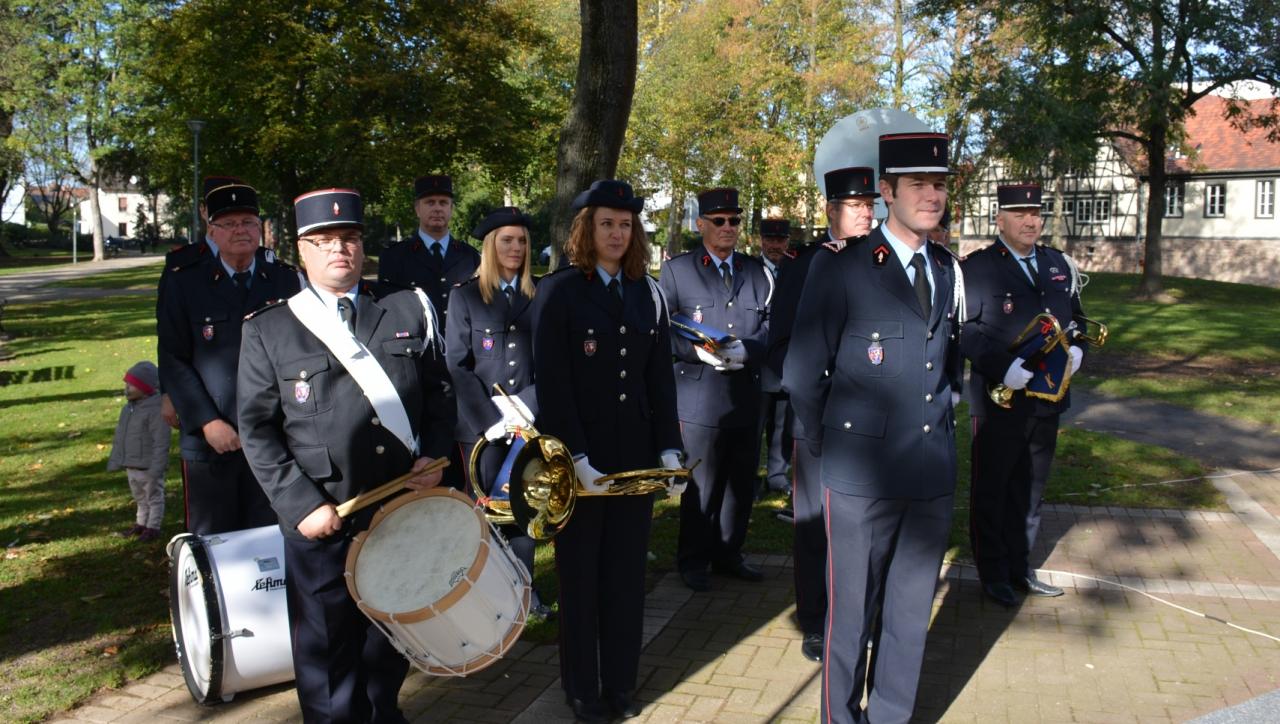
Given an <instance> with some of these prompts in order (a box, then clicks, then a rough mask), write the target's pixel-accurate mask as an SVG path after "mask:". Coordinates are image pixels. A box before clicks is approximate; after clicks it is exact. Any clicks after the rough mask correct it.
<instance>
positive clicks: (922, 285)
mask: <svg viewBox="0 0 1280 724" xmlns="http://www.w3.org/2000/svg"><path fill="white" fill-rule="evenodd" d="M911 268H912V269H915V270H916V281H915V288H916V301H917V302H919V303H920V311H922V312H924V318H925V319H928V318H929V315H931V314H933V300H932V298H931V297H932V295H931V294H929V277H928V276H926V275H925V271H924V254H920V253H916V254H915V255H914V256H912V257H911Z"/></svg>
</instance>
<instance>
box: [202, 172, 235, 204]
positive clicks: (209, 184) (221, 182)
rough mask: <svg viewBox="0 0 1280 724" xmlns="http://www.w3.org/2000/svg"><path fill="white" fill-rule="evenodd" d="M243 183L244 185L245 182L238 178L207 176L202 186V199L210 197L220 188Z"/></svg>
mask: <svg viewBox="0 0 1280 724" xmlns="http://www.w3.org/2000/svg"><path fill="white" fill-rule="evenodd" d="M242 183H244V181H242V180H241V179H240V178H239V177H236V176H205V177H204V182H202V183H201V184H200V198H201V200H203V199H204V197H206V196H208V195H209V192H210V191H212V190H214V189H216V188H218V187H219V186H229V185H231V184H242Z"/></svg>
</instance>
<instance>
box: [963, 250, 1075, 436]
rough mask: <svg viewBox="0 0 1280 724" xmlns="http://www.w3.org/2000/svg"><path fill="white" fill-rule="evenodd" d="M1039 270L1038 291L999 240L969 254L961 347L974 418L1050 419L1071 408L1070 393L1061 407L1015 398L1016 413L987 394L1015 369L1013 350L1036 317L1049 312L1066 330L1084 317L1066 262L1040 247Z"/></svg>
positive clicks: (1018, 395) (1019, 395)
mask: <svg viewBox="0 0 1280 724" xmlns="http://www.w3.org/2000/svg"><path fill="white" fill-rule="evenodd" d="M1036 266H1037V267H1038V271H1039V274H1038V279H1037V284H1038V287H1039V288H1038V289H1037V288H1036V287H1033V286H1031V280H1030V279H1029V278H1027V274H1026V272H1024V271H1023V268H1024V267H1023V265H1022V263H1021V262H1019V261H1018V260H1017V259H1016V258H1015V257H1014V256H1013V254H1011V253H1009V249H1008V248H1007V247H1006V246H1005V245H1004V244H1002V243H1000V241H998V240H997V241H995V242H994V243H992V244H991V245H990V246H988V247H986V248H984V249H981V250H979V251H976V252H974V253H972V254H970V255H969V256H968V257H967V258H966V259H965V261H964V263H963V264H962V265H961V269H962V270H963V271H964V284H965V297H966V299H965V306H966V308H967V317H968V318H967V319H966V320H965V323H964V335H963V336H962V337H961V340H962V342H961V347H962V348H963V350H964V356H965V357H967V358H968V359H969V361H970V364H971V367H970V369H971V373H970V376H969V382H970V387H969V405H970V408H971V410H972V414H974V415H978V416H986V415H1007V414H1016V415H1023V416H1027V415H1030V416H1035V417H1045V416H1049V415H1056V414H1058V413H1060V412H1063V411H1065V410H1066V409H1067V408H1068V407H1069V406H1070V404H1071V392H1070V388H1068V392H1067V394H1066V396H1065V397H1063V398H1062V399H1061V400H1060V401H1058V402H1051V401H1049V400H1042V399H1037V398H1033V397H1027V396H1026V395H1025V394H1023V393H1015V394H1014V396H1013V403H1012V404H1013V409H1012V410H1005V409H1003V408H1000V407H998V406H997V405H996V404H995V403H994V402H992V401H991V397H990V396H989V395H988V394H987V389H988V388H989V387H990V386H991V385H994V384H998V383H1000V382H1002V381H1003V380H1004V374H1005V372H1007V371H1008V370H1009V365H1011V364H1013V360H1014V355H1013V354H1012V353H1010V352H1009V345H1010V344H1012V343H1013V340H1014V339H1015V338H1016V337H1017V336H1018V335H1019V334H1020V333H1021V332H1022V330H1023V329H1024V328H1026V326H1027V324H1028V323H1029V322H1030V321H1031V320H1032V319H1033V318H1034V317H1035V316H1036V315H1037V314H1040V313H1041V312H1049V313H1050V314H1052V315H1053V316H1054V317H1056V318H1057V320H1058V322H1059V323H1060V324H1061V325H1062V326H1063V327H1066V326H1067V324H1069V323H1070V322H1071V321H1072V320H1073V319H1077V318H1079V317H1082V316H1083V314H1084V310H1083V309H1081V306H1080V295H1079V293H1078V292H1077V293H1075V294H1073V293H1072V292H1071V278H1072V271H1071V267H1070V266H1069V264H1068V262H1067V258H1066V256H1065V255H1064V254H1063V253H1062V252H1060V251H1058V250H1057V249H1054V248H1053V247H1051V246H1046V245H1044V244H1036ZM1081 324H1083V322H1081Z"/></svg>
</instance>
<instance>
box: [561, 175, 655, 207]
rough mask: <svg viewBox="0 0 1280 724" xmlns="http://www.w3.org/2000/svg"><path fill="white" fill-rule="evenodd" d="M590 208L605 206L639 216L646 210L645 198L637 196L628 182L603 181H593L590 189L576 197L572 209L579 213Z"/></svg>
mask: <svg viewBox="0 0 1280 724" xmlns="http://www.w3.org/2000/svg"><path fill="white" fill-rule="evenodd" d="M588 206H604V207H606V208H610V209H622V210H623V211H630V212H632V213H636V214H638V213H640V210H641V209H643V208H644V197H643V196H636V195H635V192H634V191H632V190H631V184H629V183H627V182H626V181H617V180H615V179H601V180H600V181H593V182H592V183H591V187H590V188H588V189H587V190H586V191H583V192H582V193H580V194H578V195H577V196H576V197H574V199H573V204H572V206H571V208H572V209H573V210H574V211H578V210H581V209H585V208H587V207H588Z"/></svg>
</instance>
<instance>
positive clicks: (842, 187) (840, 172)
mask: <svg viewBox="0 0 1280 724" xmlns="http://www.w3.org/2000/svg"><path fill="white" fill-rule="evenodd" d="M822 180H823V181H825V182H826V183H827V200H828V201H836V200H838V199H847V198H851V197H854V196H870V197H872V198H876V197H878V196H880V193H879V192H877V191H876V171H875V169H873V168H871V167H870V166H850V167H849V168H838V169H835V170H834V171H828V172H826V173H825V174H823V175H822Z"/></svg>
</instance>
